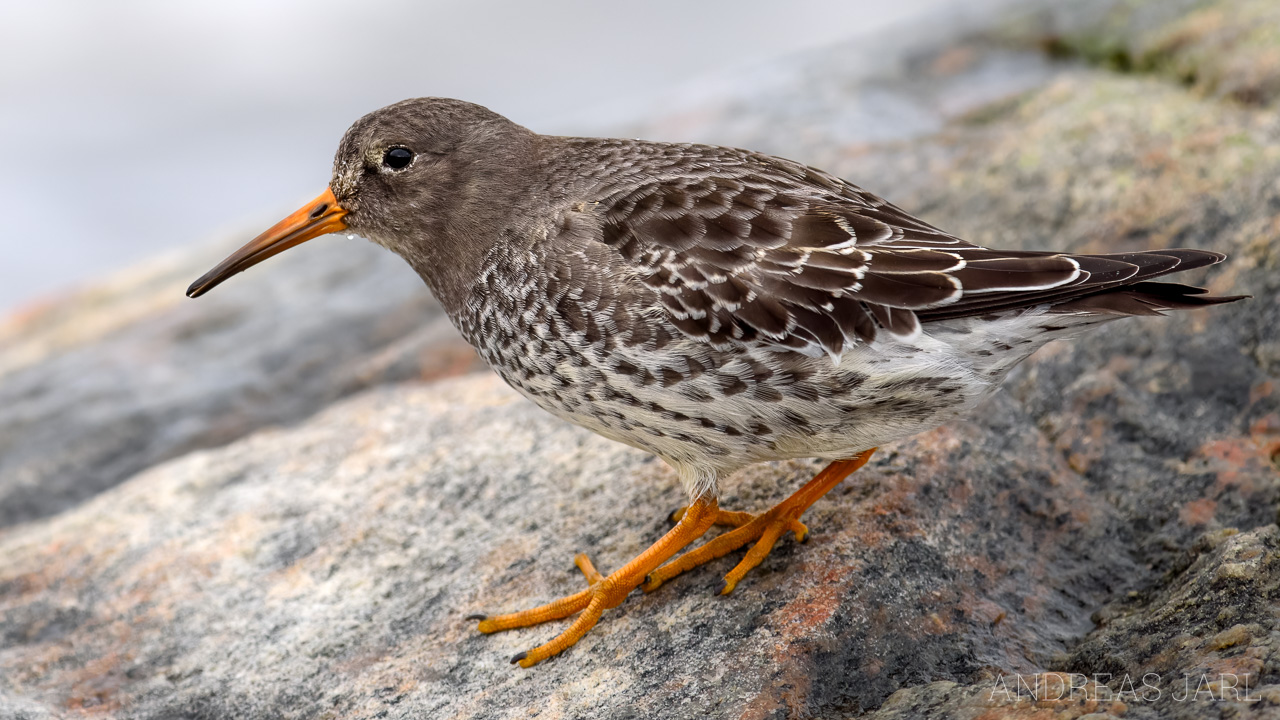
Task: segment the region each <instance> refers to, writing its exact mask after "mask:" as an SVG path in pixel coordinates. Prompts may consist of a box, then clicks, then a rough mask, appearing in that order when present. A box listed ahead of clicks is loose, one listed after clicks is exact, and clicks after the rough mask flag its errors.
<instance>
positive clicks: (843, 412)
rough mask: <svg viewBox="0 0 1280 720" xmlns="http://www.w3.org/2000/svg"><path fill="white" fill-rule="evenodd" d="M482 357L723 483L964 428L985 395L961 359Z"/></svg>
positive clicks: (545, 347)
mask: <svg viewBox="0 0 1280 720" xmlns="http://www.w3.org/2000/svg"><path fill="white" fill-rule="evenodd" d="M521 350H522V348H517V347H513V346H508V347H506V348H503V347H499V346H496V345H491V346H488V347H481V348H480V351H481V355H482V357H484V359H485V360H486V361H487V362H488V363H489V364H490V365H491V366H492V367H493V368H494V369H495V370H496V371H497V372H498V373H499V375H501V376H502V377H503V379H504V380H506V382H507V383H508V384H510V385H511V386H512V387H514V388H515V389H516V390H518V391H519V392H521V393H522V394H523V395H525V396H526V397H528V398H529V399H530V400H532V401H533V402H534V403H536V404H537V405H538V406H539V407H541V408H543V409H544V410H547V411H548V412H550V413H552V414H553V415H556V416H558V417H560V418H563V419H565V420H568V421H569V422H573V423H575V424H577V425H581V426H583V427H586V428H588V429H590V430H592V431H594V432H596V433H599V434H600V435H603V436H605V437H608V438H610V439H613V440H617V441H619V442H623V443H626V444H628V445H631V446H633V447H637V448H640V449H642V450H646V451H648V452H652V453H654V454H657V455H659V456H661V457H663V458H665V459H666V460H668V461H669V462H671V463H672V464H673V465H676V466H677V467H679V466H683V465H697V466H700V467H704V468H706V469H708V470H711V469H714V470H715V471H716V472H717V473H719V474H724V473H727V472H732V471H733V470H736V469H738V468H740V467H742V466H744V465H747V464H751V463H755V462H761V461H765V460H775V459H784V458H795V457H848V456H850V455H853V454H855V453H857V452H859V451H861V450H865V449H866V448H869V447H874V446H876V445H879V444H882V443H885V442H888V441H891V440H895V439H899V438H902V437H907V436H910V435H913V434H915V433H918V432H922V431H924V430H928V429H930V428H932V427H936V426H937V425H939V424H941V423H943V422H946V421H947V420H950V419H951V418H954V417H955V416H957V415H959V414H960V413H962V412H963V411H964V410H966V409H968V408H969V407H972V405H974V404H976V402H977V401H978V400H980V399H981V397H982V396H983V395H985V394H986V393H987V391H988V389H989V383H987V382H983V381H980V380H978V379H977V378H976V377H975V376H974V374H973V373H972V372H971V371H970V370H969V369H968V368H966V367H965V366H964V364H963V363H962V362H959V361H958V360H957V359H956V358H951V357H940V356H939V354H938V353H937V352H936V349H935V351H934V352H925V351H922V350H920V349H919V348H916V347H913V346H903V345H900V344H884V345H880V344H878V345H877V346H874V347H870V348H868V347H865V346H859V348H855V349H854V350H853V351H850V352H849V353H846V354H845V355H844V356H843V357H842V358H841V361H840V363H839V364H836V363H834V362H833V361H832V360H831V359H830V358H827V357H817V358H814V357H807V356H803V355H798V354H796V353H791V352H777V351H770V350H765V349H734V350H726V351H716V350H714V349H711V348H709V347H708V346H706V345H705V344H703V343H699V342H696V341H692V340H689V341H683V340H682V341H679V342H676V343H672V344H670V345H668V346H666V347H665V348H662V349H661V350H660V351H654V350H653V349H636V348H628V347H618V346H614V347H611V348H606V347H604V346H603V345H598V346H581V345H577V346H575V345H571V344H570V343H567V342H560V341H557V342H547V341H545V338H544V341H543V342H540V343H539V344H538V348H537V350H538V352H536V353H535V352H528V351H521Z"/></svg>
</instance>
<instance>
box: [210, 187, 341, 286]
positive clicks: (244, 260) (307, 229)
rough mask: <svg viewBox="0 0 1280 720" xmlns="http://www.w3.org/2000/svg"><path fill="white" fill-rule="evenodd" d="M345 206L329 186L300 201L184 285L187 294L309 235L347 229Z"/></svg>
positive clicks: (229, 275)
mask: <svg viewBox="0 0 1280 720" xmlns="http://www.w3.org/2000/svg"><path fill="white" fill-rule="evenodd" d="M346 215H347V210H346V209H345V208H343V207H342V206H341V205H339V204H338V199H337V198H335V197H334V196H333V191H332V190H325V191H324V192H323V193H321V195H320V197H318V198H316V199H315V200H312V201H311V202H309V203H307V204H306V205H303V206H302V208H301V209H299V210H298V211H297V212H295V213H294V214H292V215H290V216H289V217H287V218H285V219H283V220H281V221H280V222H278V223H276V224H275V225H272V226H271V228H270V229H269V230H267V231H266V232H264V233H262V234H261V235H259V236H258V237H256V238H254V239H252V240H250V241H249V242H248V244H246V245H245V246H244V247H242V248H240V249H239V250H237V251H235V252H233V253H231V255H229V256H228V257H227V259H226V260H223V261H222V262H220V263H218V266H217V267H215V268H214V269H212V270H210V271H209V272H207V273H205V274H204V276H202V277H201V278H200V279H199V280H197V281H195V282H193V283H191V287H189V288H187V297H200V296H201V295H203V294H205V293H207V292H209V291H210V290H212V289H213V288H214V286H216V285H217V284H218V283H220V282H222V281H223V280H226V279H227V278H229V277H231V276H232V275H235V274H236V273H238V272H240V271H242V270H248V269H249V268H251V267H253V266H254V265H257V264H258V263H260V262H262V261H263V260H266V259H267V258H269V257H271V256H272V255H277V254H279V253H282V252H284V251H285V250H288V249H289V248H291V247H293V246H294V245H301V244H302V243H304V242H306V241H308V240H310V239H311V238H315V237H320V236H321V235H327V234H329V233H331V232H338V231H339V230H345V229H347V223H346V221H345V220H343V218H344V217H346Z"/></svg>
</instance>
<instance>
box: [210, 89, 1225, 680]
mask: <svg viewBox="0 0 1280 720" xmlns="http://www.w3.org/2000/svg"><path fill="white" fill-rule="evenodd" d="M348 231H349V232H350V233H352V234H359V235H362V236H363V237H365V238H366V239H368V240H370V241H372V242H374V243H376V244H378V245H381V246H383V247H384V248H386V249H388V250H390V251H392V252H394V253H396V254H398V255H399V256H400V257H402V258H403V259H404V260H405V261H407V262H408V264H409V266H410V267H411V268H412V269H413V270H415V271H417V273H418V274H419V275H420V276H421V278H422V280H423V281H424V282H425V283H426V285H427V286H428V288H429V289H430V291H431V292H432V294H433V295H434V296H435V298H436V299H437V300H438V301H439V303H440V304H441V306H442V307H443V308H444V310H445V312H446V313H447V315H448V317H449V319H450V321H451V322H452V323H453V324H454V326H455V327H456V328H457V329H458V331H460V333H461V334H462V336H463V337H464V338H465V339H466V340H467V341H468V342H469V343H470V344H471V345H472V346H474V347H475V349H476V351H477V352H478V354H479V355H480V357H481V358H483V359H484V360H485V361H486V362H487V363H488V365H489V366H491V367H492V368H493V370H495V371H496V372H497V374H498V375H500V376H501V377H502V379H503V380H505V381H506V382H507V383H508V384H509V385H511V386H512V387H513V388H514V389H515V390H516V391H518V392H519V393H521V394H522V395H524V396H525V397H527V398H528V399H529V400H531V401H532V402H533V403H534V404H536V405H538V406H539V407H541V408H542V409H544V410H546V411H548V412H550V413H551V414H552V415H555V416H557V417H560V418H562V419H564V420H567V421H569V422H572V423H575V424H577V425H580V426H582V427H584V428H587V429H588V430H591V431H593V432H595V433H598V434H600V435H602V436H604V437H606V438H610V439H612V440H615V441H618V442H622V443H625V444H627V445H630V446H633V447H635V448H639V449H640V450H643V451H645V452H648V453H651V454H653V455H656V456H657V457H659V458H661V459H663V460H664V461H666V463H667V464H668V465H670V466H671V467H672V468H673V469H674V470H675V472H676V473H677V475H678V476H679V478H680V481H681V485H682V487H683V490H684V493H685V498H684V500H685V502H686V505H685V506H683V507H682V508H681V509H680V510H678V511H677V512H676V513H674V514H673V516H672V518H671V521H672V522H674V523H675V524H674V526H673V527H671V528H670V529H669V530H668V531H667V532H666V533H665V534H664V535H662V537H661V538H659V539H658V540H657V542H655V543H654V544H653V545H652V546H650V547H649V548H647V549H645V550H644V551H643V552H641V553H640V554H638V555H637V556H636V557H635V558H634V559H632V560H631V561H629V562H628V563H626V564H625V565H623V566H622V567H620V568H618V569H617V570H615V571H613V572H611V573H609V574H607V575H606V574H603V573H601V572H599V571H597V570H596V568H595V567H594V566H593V565H592V563H591V560H590V558H589V557H588V556H587V555H586V554H581V553H580V554H578V555H577V556H575V558H574V562H575V564H576V565H577V566H578V568H579V569H580V570H581V571H582V573H583V575H584V577H585V579H586V581H587V587H586V588H584V589H583V590H581V591H579V592H577V593H574V594H571V595H568V596H565V597H562V598H559V599H557V600H555V601H553V602H550V603H547V604H544V605H540V606H537V607H533V608H529V609H525V610H517V611H514V612H509V613H504V614H499V615H473V616H469V620H472V621H476V622H477V623H478V624H477V626H476V627H477V629H478V630H479V631H480V632H483V633H493V632H498V631H504V630H511V629H515V628H523V627H529V626H533V625H538V624H541V623H544V622H548V621H551V620H560V619H566V618H570V617H573V621H572V622H571V623H570V624H569V625H568V627H567V628H565V629H564V630H563V631H562V632H560V634H558V635H556V636H555V637H554V638H553V639H551V640H549V641H548V642H545V643H543V644H541V645H538V646H537V647H534V648H532V649H530V650H528V651H525V652H521V653H519V654H518V655H516V656H515V657H514V658H512V662H513V663H518V664H519V665H520V666H522V667H525V668H527V667H530V666H532V665H534V664H536V663H538V662H541V661H543V660H546V659H547V658H550V657H552V656H555V655H557V654H559V653H561V652H563V651H564V650H566V649H568V648H569V647H571V646H573V645H574V644H575V643H577V642H578V640H579V639H581V638H582V637H583V636H584V635H585V634H586V633H587V632H588V631H589V630H590V629H591V628H592V627H594V626H595V624H596V623H597V622H598V621H599V620H600V618H601V617H602V615H603V613H604V611H605V610H608V609H610V608H613V607H616V606H617V605H619V604H620V603H621V602H622V601H623V599H624V598H625V597H627V596H628V595H629V594H630V593H631V592H632V591H633V590H635V589H637V588H640V589H642V590H643V591H645V592H649V591H652V590H654V589H656V588H657V587H659V586H660V585H662V584H663V583H665V582H667V581H670V580H671V579H672V578H674V577H676V576H677V575H680V574H681V573H683V572H686V571H688V570H691V569H693V568H695V567H697V566H699V565H701V564H703V563H706V562H708V561H710V560H713V559H715V558H718V557H721V556H724V555H726V554H728V553H730V552H733V551H734V550H737V549H739V548H742V547H744V546H746V545H748V544H750V545H751V547H750V548H749V549H748V550H747V551H746V553H745V556H744V557H743V559H742V560H741V561H740V562H739V563H738V564H737V565H736V566H735V567H734V568H733V569H732V570H730V571H729V573H728V574H727V575H726V576H725V577H724V581H723V583H722V584H721V586H720V592H721V594H728V593H730V592H731V591H732V590H733V589H734V588H735V587H736V586H737V584H738V583H739V582H741V581H742V580H743V578H744V577H745V575H746V573H747V572H748V571H749V570H750V569H751V568H753V567H755V566H756V565H758V564H759V563H760V562H761V561H762V560H763V559H764V558H765V557H766V556H767V555H768V554H769V552H770V551H771V549H772V548H773V547H774V546H775V544H776V542H777V541H778V540H779V539H780V538H781V537H782V536H783V535H784V534H786V533H788V532H791V533H793V534H794V536H795V537H796V539H797V540H804V539H805V538H806V537H807V535H808V528H807V527H806V526H805V525H804V524H803V523H802V522H800V517H801V515H802V514H803V513H804V511H805V510H806V509H807V508H808V507H809V506H810V505H812V504H813V503H814V502H815V501H817V500H818V499H819V498H821V497H822V496H823V495H824V494H825V493H827V492H828V491H829V490H830V489H831V488H833V487H835V486H836V485H837V484H839V483H840V482H841V481H842V480H844V479H845V478H846V477H847V476H849V475H850V474H851V473H853V472H854V471H855V470H857V469H858V468H859V467H861V466H863V465H864V464H865V463H866V462H867V461H868V460H869V459H870V457H871V455H872V453H874V452H875V450H876V448H877V447H879V446H881V445H883V444H884V443H887V442H891V441H894V440H898V439H902V438H906V437H909V436H911V435H915V434H917V433H920V432H923V431H926V430H929V429H932V428H934V427H937V426H939V425H942V424H944V423H946V422H948V421H951V420H953V419H956V418H958V417H961V416H962V415H964V414H965V413H966V412H968V411H970V410H972V409H973V408H974V407H975V406H976V405H977V404H978V403H980V402H981V401H982V400H983V399H984V398H986V397H988V396H989V395H991V394H992V393H993V392H995V391H996V389H997V388H998V387H999V385H1000V383H1001V381H1002V380H1003V379H1004V378H1005V376H1006V375H1007V374H1008V373H1009V371H1010V370H1011V369H1012V368H1013V367H1014V366H1016V365H1017V364H1018V363H1019V362H1021V361H1022V360H1024V359H1026V358H1027V357H1028V356H1029V355H1031V353H1033V352H1034V351H1035V350H1036V349H1038V348H1040V347H1041V346H1043V345H1044V344H1045V343H1047V342H1049V341H1051V340H1057V339H1062V338H1068V337H1071V336H1074V335H1078V334H1079V333H1081V332H1083V331H1085V330H1087V329H1089V328H1092V327H1096V326H1099V325H1103V324H1105V323H1109V322H1112V321H1114V320H1117V319H1120V318H1124V317H1130V316H1146V315H1161V314H1163V313H1164V312H1165V311H1168V310H1178V309H1184V308H1199V307H1205V306H1209V305H1214V304H1218V303H1227V302H1232V301H1235V300H1239V299H1242V297H1243V296H1230V297H1223V296H1212V295H1209V294H1208V292H1207V291H1206V290H1205V289H1202V288H1198V287H1192V286H1188V285H1182V284H1176V283H1168V282H1153V278H1156V277H1158V276H1162V275H1166V274H1168V273H1172V272H1175V271H1182V270H1190V269H1193V268H1199V267H1203V266H1207V265H1212V264H1214V263H1218V262H1221V261H1222V260H1223V259H1224V258H1225V256H1224V255H1222V254H1220V253H1216V252H1209V251H1205V250H1194V249H1167V250H1151V251H1142V252H1127V253H1117V254H1070V253H1062V252H1037V251H1026V250H1016V251H1012V250H998V249H991V248H986V247H982V246H979V245H976V244H974V243H970V242H967V241H965V240H963V239H961V238H959V237H957V236H955V235H952V234H949V233H947V232H944V231H943V230H940V229H938V228H936V227H934V226H932V225H930V224H928V223H927V222H925V221H923V220H921V219H918V218H916V217H914V216H912V215H911V214H909V213H907V212H906V211H904V210H902V209H900V208H898V207H897V206H895V205H893V204H891V203H889V202H888V201H886V200H884V199H883V198H881V197H879V196H877V195H875V194H873V193H871V192H869V191H867V190H864V189H862V188H860V187H858V186H856V185H854V184H852V183H850V182H848V181H846V180H843V179H841V178H839V177H837V176H835V175H832V174H830V173H827V172H824V171H822V170H819V169H816V168H813V167H809V166H806V165H804V164H801V163H798V162H794V161H791V160H787V159H784V158H780V157H775V156H771V155H766V154H762V153H757V152H751V151H749V150H742V149H736V148H731V147H719V146H712V145H703V144H694V143H666V142H650V141H644V140H635V139H610V138H581V137H559V136H551V135H542V134H538V133H536V132H534V131H532V130H529V129H527V128H525V127H523V126H521V125H518V124H516V123H515V122H512V121H511V120H508V119H507V118H505V117H503V116H502V115H499V114H497V113H495V112H493V111H491V110H489V109H487V108H484V107H481V106H479V105H475V104H472V103H468V102H464V101H461V100H453V99H448V98H415V99H410V100H405V101H402V102H399V103H396V104H393V105H389V106H387V107H384V108H382V109H380V110H376V111H374V112H372V113H369V114H367V115H365V116H364V117H362V118H360V119H359V120H357V121H356V122H355V123H354V124H353V125H352V126H351V128H350V129H349V130H347V132H346V134H345V135H344V136H343V138H342V140H341V142H340V144H339V146H338V150H337V153H336V156H335V158H334V164H333V174H332V177H331V179H330V182H329V186H328V188H327V189H326V190H325V191H324V192H323V193H322V194H321V195H320V196H319V197H317V198H316V199H315V200H313V201H312V202H310V203H308V204H306V205H304V206H303V207H302V208H300V209H299V210H297V211H296V212H294V213H293V214H291V215H289V216H288V217H286V218H285V219H284V220H282V221H280V222H279V223H277V224H276V225H274V226H272V227H271V228H270V229H268V230H267V231H265V232H264V233H262V234H261V235H259V236H258V237H256V238H254V239H253V240H251V241H250V242H249V243H247V244H246V245H245V246H244V247H242V248H240V249H239V250H237V251H235V252H234V253H232V254H231V255H230V256H228V257H227V258H226V259H225V260H224V261H222V262H221V263H219V264H218V265H217V266H216V267H214V268H213V269H212V270H210V271H209V272H208V273H206V274H205V275H204V276H202V277H201V278H199V279H198V280H196V281H195V282H194V283H193V284H192V285H191V286H190V288H189V289H188V291H187V295H188V296H190V297H198V296H200V295H202V294H204V293H206V292H208V291H209V290H210V289H212V288H213V287H214V286H216V285H218V284H219V283H222V282H223V281H225V280H227V279H228V278H229V277H231V276H233V275H235V274H236V273H239V272H241V271H243V270H246V269H247V268H249V267H251V266H253V265H256V264H258V263H259V262H262V261H263V260H265V259H267V258H269V257H271V256H273V255H275V254H277V253H280V252H283V251H284V250H287V249H289V248H291V247H294V246H296V245H298V244H300V243H303V242H306V241H307V240H310V239H312V238H315V237H318V236H320V235H324V234H327V233H332V232H348ZM795 458H818V459H821V460H823V461H827V462H828V463H829V464H827V465H826V466H825V467H824V469H822V470H821V471H820V472H819V473H818V474H817V475H816V476H814V478H813V479H811V480H810V481H809V482H808V483H806V484H805V485H803V486H802V487H801V488H799V489H798V490H796V491H795V493H793V494H792V495H791V496H789V497H788V498H786V499H784V500H782V501H781V502H779V503H778V504H777V505H775V506H773V507H772V508H770V509H768V510H765V511H763V512H759V513H748V512H743V511H732V510H725V509H721V508H720V507H719V503H718V500H717V498H718V496H719V494H720V491H721V488H722V487H723V486H724V484H725V483H726V481H727V480H728V479H729V478H730V477H731V476H732V475H733V474H734V473H735V472H737V471H738V470H740V469H742V468H744V467H746V466H749V465H752V464H755V463H761V462H766V461H774V460H784V459H795ZM713 525H720V526H724V527H726V528H728V529H727V530H725V531H724V532H723V533H721V534H720V535H718V536H716V537H714V538H713V539H711V540H709V541H707V542H705V543H704V544H702V545H700V546H698V547H696V548H694V549H692V550H687V551H686V552H684V553H683V554H680V553H681V551H682V550H686V549H687V548H688V547H689V546H690V545H692V544H693V543H695V542H696V541H697V540H698V539H700V538H701V537H703V536H704V535H705V534H707V533H708V531H709V529H710V528H711V527H712V526H713Z"/></svg>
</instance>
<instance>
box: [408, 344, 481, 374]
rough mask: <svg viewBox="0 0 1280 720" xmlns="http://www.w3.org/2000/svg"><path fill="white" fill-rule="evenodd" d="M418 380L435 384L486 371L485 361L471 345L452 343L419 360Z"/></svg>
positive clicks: (431, 350) (427, 352) (427, 351)
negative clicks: (446, 379)
mask: <svg viewBox="0 0 1280 720" xmlns="http://www.w3.org/2000/svg"><path fill="white" fill-rule="evenodd" d="M418 367H419V370H418V379H419V380H422V381H423V382H434V381H436V380H442V379H444V378H450V377H457V376H459V375H465V374H467V373H469V372H477V371H479V370H483V369H485V367H486V366H485V364H484V361H482V360H481V359H480V356H479V355H477V354H476V351H475V350H473V349H472V348H471V346H470V345H464V344H463V343H450V344H447V345H443V346H439V347H432V348H431V349H430V350H426V351H424V352H423V353H422V355H421V356H420V358H419V366H418Z"/></svg>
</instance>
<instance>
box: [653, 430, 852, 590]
mask: <svg viewBox="0 0 1280 720" xmlns="http://www.w3.org/2000/svg"><path fill="white" fill-rule="evenodd" d="M875 451H876V449H875V448H871V449H870V450H867V451H864V452H862V453H859V454H858V455H856V456H854V457H852V458H850V459H848V460H837V461H835V462H833V463H831V464H830V465H828V466H826V467H825V468H823V470H822V472H820V473H818V474H817V475H816V476H815V477H814V478H813V479H812V480H810V481H809V482H807V483H805V485H804V487H802V488H800V489H799V490H797V491H795V493H793V494H792V495H791V497H789V498H787V499H786V500H783V501H782V502H780V503H778V504H777V505H775V506H773V507H772V508H770V509H769V510H767V511H765V512H762V513H760V514H759V515H751V514H749V513H736V512H727V511H722V510H721V511H717V512H716V514H715V515H716V517H715V518H714V519H715V522H716V524H719V525H731V526H733V527H734V529H733V530H730V531H729V532H727V533H725V534H723V535H721V536H720V537H717V538H715V539H713V540H710V541H708V542H707V543H705V544H704V545H702V546H701V547H699V548H697V549H694V550H690V551H689V552H687V553H685V554H683V555H681V556H680V557H678V558H676V559H675V560H672V561H671V562H669V563H667V564H666V565H663V566H662V567H660V568H658V569H657V570H654V571H653V572H651V573H649V576H648V577H647V578H645V581H644V585H642V586H641V589H642V590H644V591H645V592H651V591H653V590H656V589H657V588H658V587H659V586H660V585H662V583H664V582H666V581H667V580H670V579H671V578H673V577H675V576H677V575H679V574H680V573H683V572H685V571H686V570H691V569H693V568H695V567H697V566H699V565H702V564H703V563H707V562H710V561H712V560H715V559H716V558H718V557H721V556H723V555H726V554H728V553H730V552H733V551H734V550H737V549H738V548H740V547H742V546H743V545H746V544H747V543H749V542H751V541H752V540H755V541H756V544H755V545H752V546H751V549H750V550H748V551H747V555H746V557H744V558H742V561H741V562H739V563H738V564H737V566H736V567H734V568H733V569H732V570H730V571H729V574H727V575H725V576H724V586H723V587H721V588H720V594H721V595H728V594H729V593H731V592H733V588H734V587H736V586H737V584H738V581H740V580H742V578H743V577H744V576H745V575H746V574H747V572H748V571H749V570H751V568H753V567H755V566H757V565H759V564H760V563H761V562H762V561H763V560H764V559H765V558H766V557H768V555H769V552H770V551H771V550H773V545H774V543H776V542H777V541H778V538H780V537H782V535H783V534H784V533H786V532H787V531H788V530H790V531H793V532H795V534H796V539H797V540H800V541H801V542H803V541H804V539H805V537H806V536H807V535H808V532H809V529H808V528H806V527H805V526H804V524H803V523H801V522H800V515H801V514H803V513H804V511H805V510H808V509H809V506H810V505H812V504H813V503H814V502H816V501H817V499H818V498H820V497H822V496H823V495H826V494H827V493H828V492H829V491H830V490H831V488H833V487H835V486H836V485H839V484H840V481H841V480H844V479H845V478H847V477H849V475H850V474H851V473H852V472H853V471H854V470H857V469H858V468H860V467H862V466H863V465H865V464H867V461H868V460H870V459H871V454H872V453H874V452H875ZM690 507H691V508H692V506H690ZM676 514H677V515H681V516H682V518H683V516H684V515H687V513H682V512H681V511H679V510H677V511H676ZM681 522H683V519H682V520H681Z"/></svg>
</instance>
